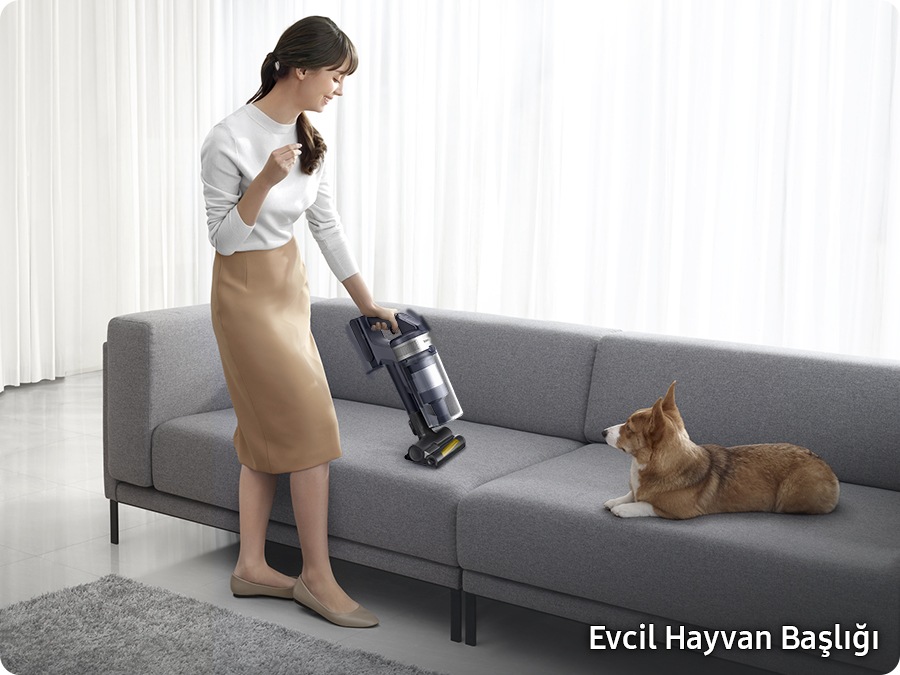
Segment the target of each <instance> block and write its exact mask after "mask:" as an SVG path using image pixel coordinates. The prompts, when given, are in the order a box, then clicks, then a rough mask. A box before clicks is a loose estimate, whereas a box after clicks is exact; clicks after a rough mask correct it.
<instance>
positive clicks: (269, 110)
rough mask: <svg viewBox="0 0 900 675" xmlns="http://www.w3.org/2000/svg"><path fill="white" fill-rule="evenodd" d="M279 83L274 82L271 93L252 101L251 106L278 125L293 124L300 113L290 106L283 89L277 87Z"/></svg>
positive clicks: (288, 97) (288, 98)
mask: <svg viewBox="0 0 900 675" xmlns="http://www.w3.org/2000/svg"><path fill="white" fill-rule="evenodd" d="M280 83H281V81H279V82H276V83H275V86H274V87H273V88H272V91H270V92H269V93H268V94H266V95H265V96H263V97H262V98H261V99H259V100H258V101H254V102H253V105H255V106H256V107H257V108H259V109H260V110H262V111H263V112H264V113H265V114H266V115H268V116H269V117H271V118H272V119H273V120H275V121H276V122H278V123H279V124H295V123H296V122H297V118H298V117H299V116H300V113H301V112H302V111H300V110H297V108H296V107H295V106H294V105H292V103H291V100H290V99H291V97H290V96H287V95H286V94H287V92H285V91H284V87H280V86H279V84H280Z"/></svg>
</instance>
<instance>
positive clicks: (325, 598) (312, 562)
mask: <svg viewBox="0 0 900 675" xmlns="http://www.w3.org/2000/svg"><path fill="white" fill-rule="evenodd" d="M328 467H329V463H328V462H325V463H323V464H319V465H318V466H314V467H312V468H310V469H305V470H303V471H296V472H294V473H292V474H291V500H292V502H293V505H294V518H295V519H296V521H297V534H298V535H299V536H300V548H301V549H302V551H303V572H302V574H301V575H300V576H301V578H302V579H303V583H304V584H305V585H306V587H307V588H308V589H309V592H310V593H312V594H313V595H314V596H315V597H316V599H317V600H318V601H319V602H321V603H322V604H323V605H325V607H327V608H328V609H330V610H331V611H332V612H336V613H338V614H343V613H344V612H352V611H353V610H354V609H356V608H357V607H359V604H358V603H356V602H354V601H353V599H352V598H350V596H348V595H347V594H346V593H345V592H344V590H343V589H342V588H341V587H340V586H339V585H338V583H337V581H336V580H335V578H334V573H333V572H332V569H331V559H330V558H329V557H328V476H329V471H328Z"/></svg>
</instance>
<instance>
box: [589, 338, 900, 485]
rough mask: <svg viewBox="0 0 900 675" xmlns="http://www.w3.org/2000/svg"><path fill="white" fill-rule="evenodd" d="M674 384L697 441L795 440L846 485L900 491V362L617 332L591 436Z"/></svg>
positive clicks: (605, 353) (601, 376) (605, 355)
mask: <svg viewBox="0 0 900 675" xmlns="http://www.w3.org/2000/svg"><path fill="white" fill-rule="evenodd" d="M673 380H677V381H678V384H677V385H676V387H675V390H676V391H675V399H676V403H677V404H678V408H679V410H680V411H681V414H682V417H683V418H684V422H685V426H686V427H687V431H688V434H690V436H691V439H692V440H693V441H694V442H695V443H700V444H704V443H717V444H719V445H725V446H729V445H742V444H749V443H768V442H789V443H796V444H798V445H802V446H805V447H807V448H809V449H810V450H812V451H813V452H815V453H816V454H818V455H820V456H821V457H822V458H823V459H825V460H826V461H827V462H828V463H829V464H830V465H831V467H832V468H833V469H834V471H835V473H836V474H837V476H838V478H839V479H840V480H842V481H845V482H849V483H859V484H862V485H870V486H873V487H881V488H887V489H891V490H900V362H895V361H886V360H873V359H862V358H854V357H849V356H837V355H829V354H822V353H812V352H802V351H798V350H788V349H775V348H770V347H758V346H751V345H744V344H733V343H727V342H714V341H709V340H696V339H686V338H675V337H665V336H660V335H647V334H640V333H630V332H622V333H617V334H614V335H609V336H606V337H605V338H604V339H603V340H601V341H600V343H599V345H598V349H597V359H596V361H595V364H594V378H593V384H592V386H591V395H590V403H589V407H588V413H587V424H586V426H585V433H586V436H587V438H588V439H589V440H592V441H598V442H600V441H602V435H601V434H602V431H603V429H605V428H606V427H608V426H611V425H613V424H618V423H620V422H624V421H625V419H626V418H627V417H628V415H630V414H631V413H632V412H634V411H635V410H636V409H638V408H645V407H649V406H651V405H653V403H654V401H656V399H657V398H659V397H660V396H663V395H664V394H665V392H666V389H667V387H668V386H669V384H670V383H671V382H672V381H673Z"/></svg>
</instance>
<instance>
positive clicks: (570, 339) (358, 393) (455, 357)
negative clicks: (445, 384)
mask: <svg viewBox="0 0 900 675" xmlns="http://www.w3.org/2000/svg"><path fill="white" fill-rule="evenodd" d="M384 304H385V305H387V306H391V307H397V308H398V309H400V310H405V309H407V308H409V309H412V310H413V311H416V312H419V313H420V314H421V315H422V316H423V317H424V318H425V319H426V320H427V321H428V325H429V326H430V327H431V338H432V342H433V343H434V345H435V346H436V347H437V349H438V353H439V354H440V356H441V361H442V362H443V364H444V368H445V369H446V371H447V374H448V376H449V377H450V381H451V383H452V384H453V389H454V391H455V392H456V396H457V398H459V401H460V405H461V406H462V409H463V419H465V420H468V421H470V422H477V423H483V424H493V425H496V426H502V427H507V428H511V429H520V430H522V431H530V432H534V433H540V434H547V435H552V436H561V437H564V438H571V439H574V440H582V441H583V440H585V439H584V420H585V411H586V409H587V399H588V392H589V389H590V381H591V372H592V368H593V362H594V353H595V350H596V344H597V341H598V340H599V339H600V338H601V337H603V336H604V335H607V334H608V333H610V331H608V330H604V329H599V328H591V327H587V326H577V325H573V324H564V323H553V322H546V321H535V320H525V319H513V318H508V317H502V316H496V315H490V314H481V313H472V312H461V311H453V310H443V309H434V308H423V307H416V306H412V307H408V306H406V305H392V304H390V303H384ZM357 316H359V312H358V310H357V309H356V306H355V305H354V304H353V303H352V302H351V301H349V300H346V299H333V300H323V301H322V302H318V303H316V304H314V305H313V307H312V329H313V335H314V336H315V339H316V344H317V345H318V348H319V353H320V355H321V357H322V363H323V364H324V366H325V372H326V374H327V376H328V382H329V386H330V387H331V391H332V394H333V395H334V396H335V397H336V398H345V399H350V400H354V401H362V402H367V403H377V404H381V405H388V406H391V407H395V408H401V407H402V405H401V403H400V398H399V396H398V394H397V391H396V389H395V388H394V385H393V383H392V382H391V380H390V378H389V377H388V374H387V372H385V371H384V369H383V368H382V369H379V370H378V371H376V372H375V373H372V374H371V375H368V376H367V375H366V370H367V368H366V364H365V362H364V361H363V360H362V357H361V356H360V355H359V353H358V351H357V348H356V346H355V345H354V344H353V343H352V341H351V339H350V338H349V337H348V336H347V334H346V326H347V324H348V322H349V321H350V320H351V319H353V318H354V317H357ZM451 428H452V425H451ZM399 431H400V432H401V433H402V432H403V431H404V430H399Z"/></svg>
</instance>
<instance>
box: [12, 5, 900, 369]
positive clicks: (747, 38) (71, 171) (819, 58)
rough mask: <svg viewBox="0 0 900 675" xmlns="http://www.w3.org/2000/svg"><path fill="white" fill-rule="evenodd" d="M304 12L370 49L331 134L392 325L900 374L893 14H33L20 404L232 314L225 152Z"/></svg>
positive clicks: (270, 9)
mask: <svg viewBox="0 0 900 675" xmlns="http://www.w3.org/2000/svg"><path fill="white" fill-rule="evenodd" d="M308 14H324V15H327V16H330V17H331V18H333V19H334V20H335V21H336V22H337V23H338V24H339V25H340V26H341V27H342V28H343V29H344V30H345V31H346V32H347V33H348V34H349V35H350V37H351V38H352V39H353V41H354V42H355V44H356V46H357V48H358V50H359V52H360V56H361V63H360V68H359V70H358V71H357V73H356V74H355V75H354V76H353V77H351V78H350V79H349V80H348V82H347V85H346V86H345V94H344V97H343V99H342V100H341V101H340V102H338V105H337V108H330V109H329V111H328V112H327V113H325V114H323V115H313V122H314V124H316V125H317V126H318V127H319V129H320V130H321V131H322V133H323V135H324V136H325V137H326V140H327V141H328V143H329V146H330V148H331V152H333V153H334V154H335V157H336V161H337V167H338V174H337V194H338V201H339V206H340V208H341V212H342V214H343V217H344V221H345V225H346V227H347V230H348V235H349V238H350V240H351V242H352V244H353V246H354V248H355V250H356V253H357V256H358V258H359V261H360V263H361V266H362V270H363V274H364V276H365V277H366V279H367V281H368V282H369V285H370V286H371V287H372V288H373V289H374V291H375V294H376V296H377V297H378V298H379V299H380V300H383V301H390V302H395V303H397V304H399V305H401V306H402V305H403V304H404V303H408V304H423V305H436V306H442V307H452V308H464V309H472V310H479V311H487V312H497V313H503V314H509V315H515V316H523V317H537V318H546V319H557V320H565V321H573V322H583V323H593V324H597V325H603V326H609V327H618V328H625V329H631V330H641V331H650V332H660V333H672V334H680V335H691V336H698V337H709V338H721V339H729V340H738V341H745V342H758V343H766V344H773V345H785V346H792V347H801V348H809V349H817V350H825V351H836V352H845V353H853V354H863V355H872V356H884V357H890V358H900V272H898V269H897V262H898V261H900V209H898V191H897V189H896V185H898V179H900V101H898V97H900V81H898V80H900V69H898V64H900V58H898V50H900V40H898V27H900V22H898V16H897V9H896V8H895V7H894V6H892V5H891V4H889V3H888V2H887V1H886V0H832V1H827V0H777V1H774V0H733V1H731V2H727V3H726V2H721V1H719V0H694V1H688V0H629V1H627V2H621V1H616V2H598V1H597V0H594V1H592V2H582V1H581V0H579V1H577V2H576V1H569V0H441V1H422V0H374V1H373V0H342V1H338V0H319V1H311V0H308V1H305V2H303V1H292V2H289V1H287V0H284V1H275V0H270V1H267V2H259V1H250V0H243V1H240V0H230V1H229V0H216V1H215V2H212V1H211V0H194V1H193V2H191V1H188V0H177V1H176V0H155V1H153V0H143V1H140V2H138V1H137V0H81V1H79V2H64V1H62V0H56V1H54V0H28V1H27V2H17V3H13V4H12V5H9V6H7V7H6V8H5V9H4V11H3V14H2V16H0V54H2V64H0V87H2V90H3V91H5V92H12V94H13V95H12V96H3V97H0V112H2V117H0V153H2V156H0V228H2V238H0V241H2V242H3V243H2V244H0V299H2V305H0V373H2V384H4V385H5V384H18V383H20V382H31V381H38V380H40V379H45V378H53V377H58V376H62V375H66V374H70V373H78V372H84V371H90V370H96V369H97V368H99V367H100V364H101V351H100V349H101V348H100V345H102V342H103V340H104V339H105V333H106V324H107V322H108V320H109V319H110V318H111V317H112V316H115V315H118V314H124V313H128V312H136V311H142V310H147V309H156V308H162V307H170V306H178V305H186V304H194V303H204V302H208V300H209V279H210V277H211V261H212V248H211V246H210V245H209V243H208V241H207V239H206V225H205V217H204V214H203V203H202V195H201V192H200V185H199V178H198V172H199V166H198V149H199V146H200V143H201V141H202V139H203V137H204V136H205V134H206V132H207V131H208V129H209V128H210V127H211V126H212V124H214V123H215V122H216V121H218V120H219V119H221V118H222V117H224V116H225V115H227V114H228V113H229V112H231V111H232V110H233V109H234V108H236V107H238V106H239V105H241V104H243V103H244V102H245V101H246V100H247V98H249V97H250V95H251V94H252V93H253V92H254V91H255V90H256V88H257V86H258V84H259V66H260V63H261V61H262V58H263V56H264V55H265V53H266V52H268V51H270V50H271V49H272V47H273V46H274V44H275V41H276V40H277V38H278V36H279V35H280V33H281V31H282V30H283V29H284V28H286V27H287V26H288V25H289V24H290V23H292V22H293V21H294V20H296V19H298V18H300V17H302V16H305V15H308ZM891 188H893V189H891ZM297 234H298V237H300V238H301V239H302V244H303V246H304V247H305V251H306V259H307V265H308V268H309V271H310V277H311V278H310V284H311V288H312V291H313V293H314V294H318V295H323V296H335V295H339V294H342V293H343V289H342V288H341V287H340V286H339V284H337V282H336V281H335V280H334V279H333V278H332V277H331V275H330V272H329V271H328V269H327V266H326V265H325V264H324V261H323V260H322V259H321V256H320V255H319V254H318V251H317V250H316V248H315V244H314V243H313V242H312V240H311V238H310V237H309V236H308V235H307V234H306V233H305V228H304V227H303V226H302V225H301V226H300V227H298V229H297Z"/></svg>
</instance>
